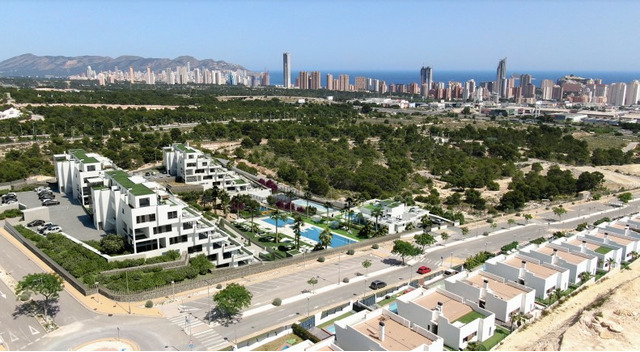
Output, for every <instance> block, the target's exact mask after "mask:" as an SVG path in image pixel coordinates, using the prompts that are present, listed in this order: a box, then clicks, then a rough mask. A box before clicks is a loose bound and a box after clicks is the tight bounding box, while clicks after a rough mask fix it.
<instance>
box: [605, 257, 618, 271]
mask: <svg viewBox="0 0 640 352" xmlns="http://www.w3.org/2000/svg"><path fill="white" fill-rule="evenodd" d="M607 264H609V270H608V271H611V269H613V268H614V267H615V266H616V260H615V259H613V258H607Z"/></svg>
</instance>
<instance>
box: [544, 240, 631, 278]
mask: <svg viewBox="0 0 640 352" xmlns="http://www.w3.org/2000/svg"><path fill="white" fill-rule="evenodd" d="M551 243H554V244H558V245H560V246H562V247H565V248H568V249H569V251H571V252H577V253H584V254H589V255H594V256H596V257H598V268H600V269H602V270H609V269H610V264H609V261H610V259H612V260H613V262H614V263H616V265H617V264H620V262H621V261H622V248H621V247H620V246H618V245H613V244H604V243H602V242H598V241H594V240H592V239H590V238H586V237H584V236H579V235H573V236H571V237H565V238H559V239H557V240H555V241H552V242H551Z"/></svg>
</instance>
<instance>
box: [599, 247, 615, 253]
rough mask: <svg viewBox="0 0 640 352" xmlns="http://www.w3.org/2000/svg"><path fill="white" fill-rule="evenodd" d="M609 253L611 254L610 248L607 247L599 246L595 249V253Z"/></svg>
mask: <svg viewBox="0 0 640 352" xmlns="http://www.w3.org/2000/svg"><path fill="white" fill-rule="evenodd" d="M609 252H611V248H609V247H602V246H600V247H598V248H596V253H600V254H607V253H609Z"/></svg>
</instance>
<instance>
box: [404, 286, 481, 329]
mask: <svg viewBox="0 0 640 352" xmlns="http://www.w3.org/2000/svg"><path fill="white" fill-rule="evenodd" d="M438 302H440V303H442V315H443V316H444V317H445V318H447V319H449V322H451V323H453V322H454V321H456V320H458V319H460V318H461V317H463V316H465V315H467V314H468V313H470V312H472V311H473V309H471V307H469V306H468V305H466V304H464V303H460V302H458V301H456V300H454V299H452V298H449V297H448V296H445V295H444V294H442V293H440V292H438V291H435V292H432V293H431V294H428V295H426V296H420V297H418V298H416V299H415V300H413V303H415V304H417V305H419V306H421V307H424V308H426V309H429V310H432V311H433V310H436V307H437V306H438Z"/></svg>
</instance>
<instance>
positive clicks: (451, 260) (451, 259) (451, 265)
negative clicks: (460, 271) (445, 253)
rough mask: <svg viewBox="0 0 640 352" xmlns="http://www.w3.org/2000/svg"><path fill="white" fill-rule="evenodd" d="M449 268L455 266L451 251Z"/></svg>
mask: <svg viewBox="0 0 640 352" xmlns="http://www.w3.org/2000/svg"><path fill="white" fill-rule="evenodd" d="M449 258H450V259H449V268H453V252H451V255H450V256H449Z"/></svg>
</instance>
